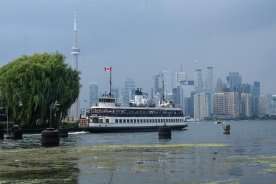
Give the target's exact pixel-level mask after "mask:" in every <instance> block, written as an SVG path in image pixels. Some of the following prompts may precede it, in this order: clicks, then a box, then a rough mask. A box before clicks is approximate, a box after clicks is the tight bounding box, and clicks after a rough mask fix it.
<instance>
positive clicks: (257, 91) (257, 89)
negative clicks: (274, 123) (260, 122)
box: [251, 81, 261, 116]
mask: <svg viewBox="0 0 276 184" xmlns="http://www.w3.org/2000/svg"><path fill="white" fill-rule="evenodd" d="M251 93H252V98H253V99H252V100H253V101H252V113H253V115H254V116H258V114H259V100H260V95H261V83H260V82H259V81H255V82H254V83H253V87H252V91H251Z"/></svg>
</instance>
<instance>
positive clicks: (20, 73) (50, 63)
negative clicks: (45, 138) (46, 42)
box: [0, 53, 80, 128]
mask: <svg viewBox="0 0 276 184" xmlns="http://www.w3.org/2000/svg"><path fill="white" fill-rule="evenodd" d="M64 59H65V57H64V56H63V55H61V54H59V53H54V54H48V53H43V54H34V55H31V56H22V57H19V58H18V59H15V60H14V61H12V62H11V63H9V64H7V65H5V66H3V67H1V68H0V97H1V100H2V101H3V102H4V103H5V106H8V109H9V117H10V118H12V120H13V121H15V122H16V123H19V124H21V125H22V126H23V127H31V128H34V127H46V126H49V122H50V107H51V106H52V105H53V104H54V103H55V102H58V103H59V106H58V108H55V109H53V111H52V112H53V114H55V115H54V116H53V121H52V123H53V124H52V125H53V126H55V127H56V126H57V122H58V121H59V120H61V118H64V117H65V116H66V115H67V111H68V109H69V108H70V106H71V105H72V104H73V103H74V102H75V100H76V99H77V97H78V95H79V90H80V77H79V72H78V71H76V70H73V69H72V68H71V67H69V66H68V65H67V64H65V63H64Z"/></svg>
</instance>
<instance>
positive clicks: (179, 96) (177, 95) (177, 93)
mask: <svg viewBox="0 0 276 184" xmlns="http://www.w3.org/2000/svg"><path fill="white" fill-rule="evenodd" d="M172 94H173V103H174V104H175V106H176V107H178V108H182V109H183V106H184V105H183V97H184V96H183V89H182V87H181V86H177V87H176V88H173V91H172Z"/></svg>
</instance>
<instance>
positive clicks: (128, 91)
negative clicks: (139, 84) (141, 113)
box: [122, 78, 136, 105]
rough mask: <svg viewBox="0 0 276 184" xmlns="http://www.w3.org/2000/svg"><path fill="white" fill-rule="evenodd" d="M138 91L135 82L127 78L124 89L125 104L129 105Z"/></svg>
mask: <svg viewBox="0 0 276 184" xmlns="http://www.w3.org/2000/svg"><path fill="white" fill-rule="evenodd" d="M135 89H136V84H135V81H134V80H133V79H131V78H127V79H126V80H125V83H124V89H123V94H122V95H123V104H124V105H128V104H129V101H130V100H131V99H133V98H134V94H135Z"/></svg>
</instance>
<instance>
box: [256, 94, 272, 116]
mask: <svg viewBox="0 0 276 184" xmlns="http://www.w3.org/2000/svg"><path fill="white" fill-rule="evenodd" d="M270 102H271V96H270V95H266V96H260V97H259V104H258V107H259V110H258V117H264V116H266V115H269V114H270Z"/></svg>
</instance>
